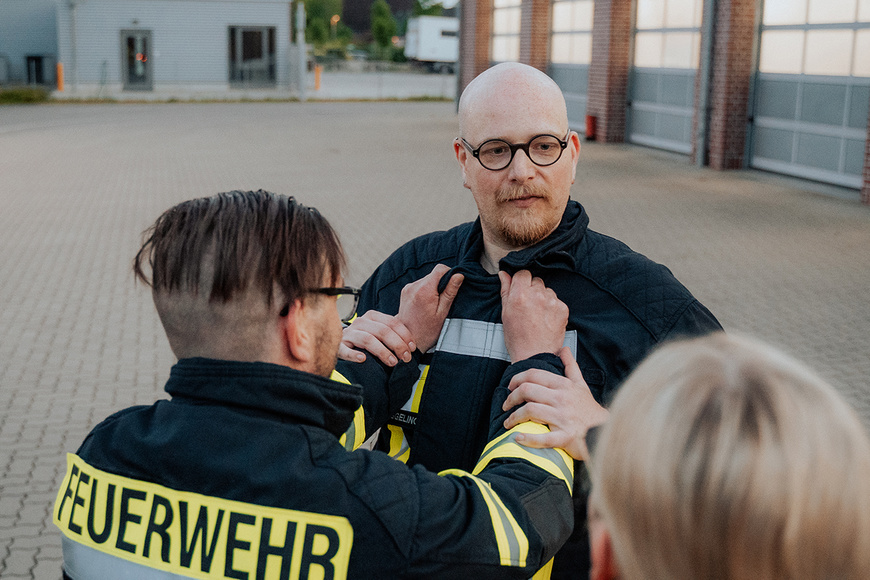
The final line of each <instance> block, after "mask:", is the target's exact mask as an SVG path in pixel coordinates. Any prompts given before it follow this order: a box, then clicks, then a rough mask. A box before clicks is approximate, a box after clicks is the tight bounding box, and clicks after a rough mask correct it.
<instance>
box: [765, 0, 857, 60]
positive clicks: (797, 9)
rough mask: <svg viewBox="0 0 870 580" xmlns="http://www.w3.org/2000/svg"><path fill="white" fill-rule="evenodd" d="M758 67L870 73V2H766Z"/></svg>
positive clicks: (833, 0) (817, 0)
mask: <svg viewBox="0 0 870 580" xmlns="http://www.w3.org/2000/svg"><path fill="white" fill-rule="evenodd" d="M758 68H759V70H760V71H761V72H764V73H780V74H810V75H828V76H870V0H765V2H764V13H763V16H762V27H761V53H760V57H759V64H758Z"/></svg>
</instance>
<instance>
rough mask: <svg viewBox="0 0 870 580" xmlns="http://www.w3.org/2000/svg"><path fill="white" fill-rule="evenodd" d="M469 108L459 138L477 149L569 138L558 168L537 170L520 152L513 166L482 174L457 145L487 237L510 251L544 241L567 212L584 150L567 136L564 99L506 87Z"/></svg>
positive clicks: (526, 88) (549, 92)
mask: <svg viewBox="0 0 870 580" xmlns="http://www.w3.org/2000/svg"><path fill="white" fill-rule="evenodd" d="M467 105H468V106H467V108H466V109H465V110H464V111H463V117H462V121H461V123H462V133H463V135H462V136H461V137H463V138H465V140H466V141H467V142H468V143H469V144H470V146H471V147H472V148H474V149H476V148H478V147H480V145H481V144H483V143H484V142H485V141H488V140H490V139H502V140H504V141H506V142H508V143H510V144H516V143H527V142H529V141H530V140H531V139H532V138H534V137H536V136H537V135H545V134H546V135H552V136H554V137H556V138H558V139H560V140H564V139H566V135H567V136H568V137H567V141H568V146H567V148H566V149H565V150H564V151H563V152H562V156H561V157H560V158H559V160H558V161H557V162H556V163H555V164H553V165H550V166H548V167H541V166H538V165H535V164H534V163H532V161H531V160H530V159H529V158H528V156H527V155H526V153H525V152H523V151H521V150H518V151H517V152H516V154H515V155H514V158H513V161H511V164H510V165H508V166H507V167H506V168H504V169H501V170H498V171H491V170H489V169H486V168H484V167H483V166H482V165H481V164H480V162H479V161H478V160H477V159H476V158H475V157H473V156H472V154H471V151H469V149H468V148H467V147H466V146H464V145H463V144H462V142H461V140H457V142H456V143H455V144H454V149H455V151H456V157H457V159H458V161H459V164H460V167H461V169H462V174H463V178H464V181H465V187H467V188H469V189H470V190H471V193H472V195H473V196H474V201H475V202H476V203H477V209H478V211H479V213H480V220H481V224H482V226H483V229H484V235H485V236H486V237H487V238H488V239H489V240H492V241H495V242H497V243H499V244H502V245H504V246H506V247H509V248H511V249H520V248H524V247H527V246H530V245H532V244H534V243H536V242H538V241H540V240H542V239H544V238H545V237H546V236H547V235H549V234H550V233H551V232H552V231H553V230H554V229H555V228H556V226H558V225H559V222H560V220H561V218H562V214H563V213H564V211H565V206H566V205H567V203H568V199H569V197H570V189H571V184H572V183H573V182H574V176H575V172H576V166H577V159H578V153H579V150H580V140H579V138H578V137H577V134H576V133H574V132H573V131H572V132H570V134H569V131H568V123H567V119H566V115H565V105H564V100H563V99H562V95H561V93H560V92H559V91H558V89H555V90H540V87H538V86H523V85H522V84H520V86H515V85H506V86H502V87H494V88H490V90H488V91H477V93H476V94H475V95H474V96H473V98H472V99H470V102H469V103H468V104H467Z"/></svg>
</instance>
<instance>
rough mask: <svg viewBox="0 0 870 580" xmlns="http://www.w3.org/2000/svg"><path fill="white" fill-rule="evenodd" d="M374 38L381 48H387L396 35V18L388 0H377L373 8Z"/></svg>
mask: <svg viewBox="0 0 870 580" xmlns="http://www.w3.org/2000/svg"><path fill="white" fill-rule="evenodd" d="M371 16H372V38H374V39H375V42H376V43H377V44H378V46H380V47H381V48H384V49H385V48H386V47H387V46H389V45H390V43H391V42H392V41H393V37H394V36H395V35H396V29H397V26H396V19H395V18H393V13H392V12H391V11H390V5H389V4H387V2H386V0H375V2H374V3H373V4H372V9H371Z"/></svg>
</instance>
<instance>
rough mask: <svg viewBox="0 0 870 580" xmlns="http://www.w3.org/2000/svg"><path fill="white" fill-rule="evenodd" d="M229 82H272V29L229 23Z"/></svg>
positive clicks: (248, 84) (273, 42)
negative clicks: (231, 24) (230, 24)
mask: <svg viewBox="0 0 870 580" xmlns="http://www.w3.org/2000/svg"><path fill="white" fill-rule="evenodd" d="M229 61H230V83H232V84H234V85H243V86H264V85H274V84H275V28H274V27H267V26H263V27H256V26H230V30H229Z"/></svg>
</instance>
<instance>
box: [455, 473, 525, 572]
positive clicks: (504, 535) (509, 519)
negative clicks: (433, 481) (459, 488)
mask: <svg viewBox="0 0 870 580" xmlns="http://www.w3.org/2000/svg"><path fill="white" fill-rule="evenodd" d="M438 475H441V476H444V475H455V476H457V477H467V478H469V479H471V481H473V482H474V483H475V485H477V488H478V489H479V490H480V494H481V495H482V496H483V500H484V502H486V507H487V508H488V509H489V518H490V521H491V522H492V529H493V532H494V533H495V543H496V546H498V554H499V563H500V564H501V565H502V566H519V567H524V566H525V565H526V560H527V559H528V557H529V539H528V537H526V534H525V532H524V531H523V529H522V528H521V527H520V525H519V524H518V523H517V520H516V519H515V518H514V516H513V514H512V513H511V512H510V510H509V509H507V506H505V505H504V502H502V500H501V498H500V497H499V496H498V494H497V493H495V491H494V490H493V489H492V488H491V487H490V485H489V483H487V482H485V481H484V480H482V479H480V478H479V477H475V476H474V475H472V474H470V473H468V472H467V471H462V470H461V469H446V470H444V471H442V472H441V473H439V474H438Z"/></svg>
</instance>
